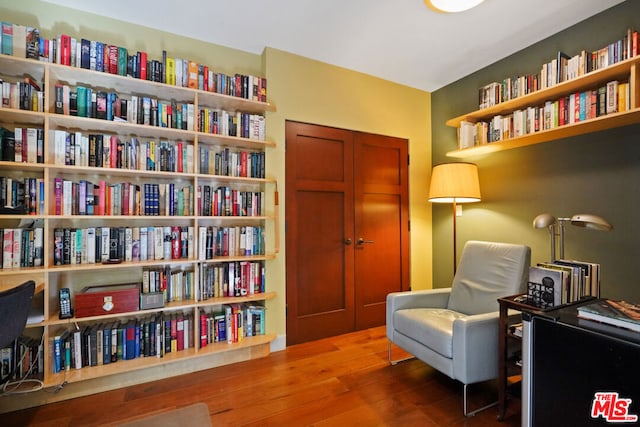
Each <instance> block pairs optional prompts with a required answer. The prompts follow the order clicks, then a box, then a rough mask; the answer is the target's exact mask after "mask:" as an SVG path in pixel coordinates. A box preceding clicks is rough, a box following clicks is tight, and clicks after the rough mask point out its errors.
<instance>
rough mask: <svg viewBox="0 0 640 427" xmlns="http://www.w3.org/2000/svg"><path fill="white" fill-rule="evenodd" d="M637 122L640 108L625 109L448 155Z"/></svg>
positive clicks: (475, 153)
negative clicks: (620, 111)
mask: <svg viewBox="0 0 640 427" xmlns="http://www.w3.org/2000/svg"><path fill="white" fill-rule="evenodd" d="M635 123H640V108H635V109H633V110H631V111H625V112H622V113H612V114H607V115H606V116H600V117H596V118H595V119H590V120H586V121H584V122H578V123H574V124H569V125H565V126H561V127H557V128H554V129H549V130H543V131H540V132H535V133H531V134H528V135H524V136H521V137H518V138H511V139H508V140H505V141H497V142H491V143H489V144H484V145H479V146H476V147H472V148H465V149H463V150H454V151H449V152H447V156H448V157H457V158H466V157H473V156H481V155H484V154H489V153H495V152H498V151H504V150H511V149H514V148H520V147H526V146H528V145H534V144H541V143H543V142H549V141H555V140H558V139H563V138H570V137H572V136H577V135H584V134H587V133H593V132H599V131H603V130H607V129H613V128H617V127H621V126H628V125H631V124H635Z"/></svg>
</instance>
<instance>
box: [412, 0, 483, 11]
mask: <svg viewBox="0 0 640 427" xmlns="http://www.w3.org/2000/svg"><path fill="white" fill-rule="evenodd" d="M483 1H484V0H424V2H425V4H426V5H427V6H429V8H431V9H433V10H435V11H436V12H444V13H454V12H464V11H465V10H469V9H471V8H472V7H476V6H477V5H479V4H480V3H482V2H483Z"/></svg>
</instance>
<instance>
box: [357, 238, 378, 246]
mask: <svg viewBox="0 0 640 427" xmlns="http://www.w3.org/2000/svg"><path fill="white" fill-rule="evenodd" d="M365 243H375V242H374V241H373V240H364V239H363V238H362V237H360V238H359V239H358V244H359V245H364V244H365Z"/></svg>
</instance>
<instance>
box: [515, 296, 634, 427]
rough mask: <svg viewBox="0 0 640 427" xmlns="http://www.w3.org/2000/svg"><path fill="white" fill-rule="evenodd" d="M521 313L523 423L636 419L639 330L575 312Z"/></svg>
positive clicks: (602, 422) (578, 423)
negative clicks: (610, 324)
mask: <svg viewBox="0 0 640 427" xmlns="http://www.w3.org/2000/svg"><path fill="white" fill-rule="evenodd" d="M576 308H577V307H576V306H570V307H565V308H562V309H558V310H554V311H549V312H545V313H523V318H524V328H523V329H524V330H523V336H524V341H523V346H524V349H523V351H524V358H523V363H524V366H523V382H524V387H525V390H523V393H524V395H523V425H525V426H526V425H532V426H544V427H548V426H563V427H564V426H589V425H607V424H610V423H611V422H614V423H615V424H625V423H627V422H629V423H633V421H634V420H635V422H636V423H637V422H638V421H639V420H640V334H638V333H636V332H632V331H628V330H626V329H622V328H617V327H615V326H609V325H605V324H601V323H598V322H593V321H589V320H585V319H580V318H578V317H577V312H576Z"/></svg>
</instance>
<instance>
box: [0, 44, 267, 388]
mask: <svg viewBox="0 0 640 427" xmlns="http://www.w3.org/2000/svg"><path fill="white" fill-rule="evenodd" d="M0 70H1V71H0V78H2V79H4V80H5V81H11V82H18V81H23V79H24V78H25V76H28V77H30V78H31V79H33V80H34V81H36V82H37V83H38V84H39V85H40V86H41V87H42V88H43V99H42V101H43V102H42V104H43V105H42V108H41V111H29V110H22V109H17V108H10V107H0V125H2V127H4V128H5V129H8V130H9V131H14V129H15V128H37V129H41V130H42V138H43V141H42V144H43V145H42V149H43V151H44V152H43V162H42V163H34V162H31V160H33V159H30V160H29V162H15V161H10V160H0V176H4V177H9V178H11V179H13V180H15V181H23V180H24V179H25V178H33V179H34V180H37V181H38V184H40V183H41V184H40V185H41V187H39V188H38V191H37V193H36V194H37V196H36V199H37V200H36V204H38V203H40V204H39V205H38V206H37V207H36V208H34V209H36V212H34V213H32V214H23V213H15V214H14V213H5V214H2V215H0V228H2V229H18V228H20V229H22V228H24V227H25V223H26V224H33V227H34V228H41V229H42V230H43V231H42V233H43V244H42V258H41V259H42V261H41V265H40V266H34V267H20V266H16V265H13V266H10V267H9V266H6V267H7V268H1V269H0V290H4V289H8V288H11V287H13V286H15V285H16V284H19V283H22V282H23V281H26V280H30V279H31V280H34V281H35V282H36V285H37V289H36V292H37V294H36V297H35V298H34V304H35V305H36V306H38V307H39V308H41V309H42V312H43V313H44V321H42V322H40V323H36V324H29V325H27V328H26V329H25V334H27V335H29V336H33V337H35V338H37V339H39V338H40V337H41V338H42V340H43V349H44V367H43V373H41V374H40V375H41V379H42V381H43V383H44V386H45V387H54V386H59V385H61V384H62V383H63V382H65V381H66V382H67V383H72V382H82V381H84V380H91V379H99V378H104V377H109V376H117V375H118V374H123V373H130V372H134V371H140V370H143V369H146V368H158V367H161V368H163V367H166V368H167V369H165V370H164V372H165V374H164V375H171V365H172V364H182V365H184V363H185V362H189V361H191V360H194V359H198V360H199V362H198V363H197V364H194V365H197V366H199V367H200V369H204V368H206V367H211V366H216V364H221V363H224V364H226V363H234V362H237V361H240V360H245V359H246V357H247V354H249V357H260V356H263V355H265V354H268V352H269V346H270V343H271V342H272V341H273V340H274V338H275V336H274V335H273V334H268V333H265V331H264V330H263V331H262V334H259V335H255V336H247V337H244V338H243V339H241V340H238V341H235V342H210V343H208V344H207V345H202V344H201V331H200V330H199V329H200V324H199V321H198V319H199V315H200V313H201V312H203V311H204V312H206V313H211V312H214V311H219V310H220V309H221V308H222V307H224V306H225V305H227V304H248V305H250V304H256V305H261V304H264V302H265V301H268V300H271V299H274V298H276V294H275V293H274V292H270V291H269V290H268V285H267V286H266V288H265V286H264V282H262V288H261V289H259V288H257V287H256V289H254V288H253V287H250V290H249V291H247V292H246V293H242V294H241V295H240V296H237V295H236V296H221V295H220V291H216V292H215V294H212V295H205V294H204V293H203V292H202V291H201V289H200V286H199V285H200V281H201V279H202V277H201V271H202V269H203V268H204V266H210V265H224V264H225V263H226V264H227V265H231V264H235V263H237V264H241V263H254V264H256V265H258V267H260V266H261V268H262V269H263V271H264V269H265V268H266V264H267V262H268V261H269V260H272V259H274V258H275V257H276V255H277V252H278V251H279V248H278V242H277V240H276V241H275V242H273V244H271V245H269V246H267V245H266V244H264V242H263V243H261V248H260V250H257V251H256V249H255V247H256V246H255V245H256V243H255V242H256V240H253V242H254V247H253V248H246V247H243V248H242V249H244V252H240V248H236V249H237V250H236V251H235V253H227V252H223V253H222V254H218V253H214V254H211V255H209V256H205V255H204V254H201V253H200V252H201V249H202V248H201V242H200V236H199V235H198V231H199V230H200V229H201V228H205V227H206V228H208V229H214V230H231V229H233V230H234V232H235V231H236V230H238V231H239V230H245V229H249V228H252V229H254V230H257V231H256V232H257V233H263V234H264V233H265V232H266V231H265V229H266V224H267V223H268V222H270V221H273V220H274V219H275V218H276V216H277V209H278V206H277V203H274V202H273V196H274V192H275V180H273V179H270V178H266V177H264V173H262V174H261V175H260V176H258V177H256V176H249V175H242V174H231V173H227V174H225V173H219V172H217V171H213V173H212V170H213V169H212V168H210V169H209V170H206V171H205V170H201V166H202V165H201V163H200V153H201V150H206V151H207V152H209V153H217V152H225V151H226V153H232V154H233V155H236V154H237V156H240V155H241V154H242V153H245V155H246V153H248V155H249V156H255V157H260V156H262V164H261V167H262V168H263V170H264V154H265V151H266V149H268V148H269V147H275V145H276V144H275V142H273V141H270V140H268V139H266V138H264V139H262V138H255V137H254V136H251V137H240V136H228V135H224V134H218V133H213V132H210V131H209V132H205V131H203V130H201V128H200V126H199V124H198V120H197V117H198V114H199V109H201V108H203V109H204V108H206V109H210V110H215V111H223V110H224V111H226V112H230V113H231V114H237V113H246V114H254V115H259V116H262V117H264V114H265V113H266V112H272V111H275V108H274V106H273V105H271V104H269V103H268V102H266V101H256V100H253V99H246V98H241V97H236V96H231V95H225V94H221V93H214V92H208V91H205V90H199V89H193V88H189V87H182V86H175V85H169V84H164V83H158V82H153V81H148V80H141V79H137V78H132V77H126V76H121V75H115V74H110V73H107V72H100V71H93V70H88V69H82V68H77V67H72V66H66V65H60V64H56V63H49V62H42V61H37V60H33V59H25V58H19V57H14V56H9V55H0ZM56 85H63V86H64V85H66V86H68V87H70V88H71V90H74V88H77V87H79V86H82V87H86V88H92V89H93V90H95V91H97V90H100V91H108V92H112V93H116V94H117V96H118V97H120V98H122V99H128V100H131V99H132V98H133V97H136V96H140V97H151V98H156V99H158V100H161V101H166V102H167V103H173V104H175V103H184V104H185V105H187V104H189V105H191V106H192V107H193V114H194V117H193V119H194V120H193V122H192V125H190V126H187V128H186V129H185V128H184V127H183V128H172V127H160V126H151V125H148V124H138V123H132V122H128V121H116V120H104V119H97V118H91V117H81V116H75V115H70V114H60V113H59V112H56V101H57V99H56V93H55V92H56ZM185 122H186V121H185ZM56 131H64V132H66V133H67V135H74V141H81V140H82V138H87V139H88V138H89V137H90V136H91V135H96V134H101V135H103V136H109V137H112V136H113V137H115V138H117V139H118V140H119V142H130V141H133V140H136V141H137V142H139V143H140V144H151V142H153V144H156V143H157V145H154V147H157V148H158V149H159V148H160V146H161V145H160V144H161V142H166V146H163V148H165V149H167V150H168V151H167V152H169V151H171V150H172V149H174V151H175V147H179V148H177V150H178V151H179V152H180V155H184V156H188V157H189V158H185V157H183V158H182V163H181V164H179V161H178V160H176V158H175V156H173V157H171V155H169V154H167V156H169V158H170V159H172V160H168V162H173V163H172V164H173V165H174V166H173V167H174V168H175V169H174V170H158V169H159V168H153V170H147V169H148V168H144V165H141V164H142V159H140V158H138V161H139V163H140V165H141V166H140V165H139V167H125V166H123V165H122V164H121V163H118V164H117V165H113V164H109V165H103V166H96V165H95V161H94V163H93V164H86V162H85V163H82V162H80V159H78V158H75V157H74V162H73V163H75V164H67V163H68V162H67V159H68V158H69V155H70V154H69V153H66V156H67V159H64V156H62V158H63V161H61V160H60V156H59V153H58V155H57V154H56V150H59V148H60V146H59V145H56V141H55V139H54V135H55V132H56ZM238 134H239V133H238ZM68 138H69V137H67V139H68ZM178 144H180V145H178ZM72 146H73V145H72ZM122 146H123V147H129V145H126V144H124V143H123V144H122ZM132 146H133V147H134V148H132V151H131V153H134V152H135V154H136V155H138V154H140V153H143V150H142V149H141V148H140V147H141V145H132ZM113 147H117V148H118V150H120V145H119V144H118V143H116V145H114V146H113ZM167 147H169V148H167ZM171 147H173V148H171ZM125 149H126V148H123V150H125ZM147 149H148V146H147ZM83 150H84V147H79V148H77V150H76V151H75V152H74V153H79V154H80V155H81V156H82V157H81V158H84V159H85V161H86V156H89V158H90V156H91V155H90V154H89V153H87V152H84V151H83ZM74 156H75V154H74ZM118 156H122V159H125V155H124V154H118ZM115 158H116V157H110V156H106V155H105V156H104V160H105V161H108V160H109V159H115ZM126 158H127V161H129V160H131V159H130V158H129V157H126ZM118 159H120V158H118ZM89 161H90V160H89ZM118 161H120V160H118ZM122 161H123V162H124V160H122ZM158 161H159V160H158ZM114 166H115V167H114ZM254 168H255V167H254ZM57 179H61V180H65V181H71V183H72V184H78V183H80V182H82V181H89V182H90V183H91V184H93V185H94V189H95V194H96V195H98V194H100V193H99V191H100V190H99V188H100V185H102V184H99V183H102V182H104V186H105V188H106V191H116V190H113V189H112V190H109V188H110V187H111V188H116V187H117V186H118V185H120V184H122V183H124V182H126V183H128V184H130V185H131V186H134V187H138V188H139V190H138V193H136V192H135V191H132V192H131V193H128V194H131V195H132V197H133V195H135V194H137V196H136V197H138V198H137V199H135V200H132V201H131V203H130V205H129V206H141V205H143V204H144V205H149V206H150V205H151V202H148V201H147V200H145V199H144V197H145V196H146V195H148V194H151V193H148V194H147V193H146V192H145V191H146V190H142V189H144V188H146V187H145V185H146V184H149V185H156V184H157V185H158V186H160V187H161V188H164V189H166V191H167V193H166V198H165V199H160V201H159V202H158V201H156V202H154V203H158V204H159V205H160V209H162V208H164V212H161V213H160V214H159V215H147V214H145V212H142V209H140V210H139V211H138V210H136V211H131V212H128V214H126V215H125V214H122V213H123V212H125V211H124V210H122V209H123V207H122V206H120V207H119V208H120V210H119V211H116V210H115V209H116V208H115V206H116V205H115V203H116V202H113V203H114V204H113V206H111V205H107V206H106V208H105V209H107V211H105V212H104V213H102V212H99V211H98V210H97V209H98V206H92V207H93V208H95V209H96V211H95V212H94V214H93V215H91V214H80V213H79V212H78V209H80V208H79V207H78V206H80V205H81V204H85V203H86V205H84V209H87V206H88V205H89V202H87V200H88V199H86V197H84V195H83V197H82V198H81V197H80V194H82V193H78V192H76V190H75V189H74V190H73V191H72V193H67V194H64V193H57V191H58V190H57V188H56V182H57ZM172 185H174V186H175V188H176V191H177V190H178V189H181V190H183V189H185V188H188V189H189V190H188V192H185V193H184V200H182V202H181V203H182V205H180V204H179V203H178V202H177V201H175V200H170V199H169V195H168V192H169V191H170V190H169V189H170V188H173V187H170V186H172ZM203 186H209V187H211V188H219V187H226V188H229V189H230V191H231V192H232V194H234V195H235V194H236V193H235V192H238V194H240V192H243V193H246V194H247V196H246V197H247V198H251V199H252V200H253V201H254V203H256V200H257V201H259V203H260V206H261V210H260V211H259V212H258V211H256V212H253V213H245V212H244V211H242V213H237V212H236V211H234V210H231V208H230V210H229V212H227V214H224V215H218V214H211V215H205V214H204V213H203V212H204V211H203V210H202V203H203V200H201V198H200V197H199V194H198V189H199V188H202V187H203ZM123 188H125V187H123ZM126 188H130V187H126ZM69 194H71V195H69ZM115 194H116V193H113V194H111V196H109V197H113V199H112V200H116V196H115ZM176 194H177V193H176ZM65 197H70V198H71V202H72V203H73V204H74V207H73V210H72V212H71V213H69V212H61V211H59V208H58V207H56V203H64V200H65ZM80 199H81V200H83V201H78V200H80ZM103 200H106V196H105V198H104V199H103ZM118 200H121V201H122V202H123V203H124V198H121V199H118ZM162 200H166V202H165V203H164V206H163V203H162ZM243 200H244V199H243ZM169 205H171V206H174V207H175V206H176V205H178V206H181V208H182V211H179V210H178V212H175V211H171V210H170V208H169ZM234 206H235V205H234ZM254 207H255V205H254ZM109 210H111V211H109ZM83 213H87V212H86V211H83ZM145 227H154V228H162V229H163V230H166V229H167V228H171V227H180V231H183V232H189V233H192V235H191V236H190V237H189V239H188V241H187V242H188V252H187V250H186V249H185V252H184V253H182V254H181V255H183V256H179V257H173V254H172V256H170V257H166V256H164V257H161V258H160V259H157V257H156V256H155V255H156V254H157V251H156V254H154V256H153V257H148V259H144V257H143V256H142V255H139V256H137V257H136V256H131V255H126V256H125V259H124V260H121V262H118V263H113V264H112V263H102V262H101V260H98V259H96V260H95V262H91V260H88V259H86V258H85V256H86V248H85V249H84V250H82V249H81V248H77V249H78V250H77V253H78V254H79V255H78V258H76V259H75V263H72V262H69V263H66V262H65V263H62V264H61V265H56V260H57V259H58V254H57V253H56V248H55V245H56V243H57V242H56V232H57V230H61V229H69V230H76V231H75V232H76V233H79V232H78V231H77V230H85V231H86V230H87V229H102V228H109V229H114V228H118V229H125V230H126V229H131V230H135V229H142V228H145ZM85 231H83V232H82V233H84V232H85ZM82 233H81V236H82V237H81V239H80V240H82V243H81V244H86V240H85V237H86V235H85V234H82ZM127 233H128V231H127ZM3 238H4V236H3ZM80 240H79V241H80ZM149 243H151V241H149ZM182 244H184V241H182ZM123 253H124V252H123ZM185 254H186V255H187V256H184V255H185ZM120 255H122V254H120ZM163 255H166V252H165V253H164V254H163ZM71 256H73V254H71ZM3 267H4V266H3ZM149 269H166V270H167V271H174V270H180V271H186V272H187V273H188V274H191V277H192V282H191V287H190V288H189V289H190V294H187V295H182V297H181V299H180V300H177V301H171V302H167V303H165V306H164V307H162V308H156V309H149V310H137V311H129V312H124V313H117V314H105V315H99V316H91V317H82V318H76V317H73V318H70V319H59V318H58V290H59V289H60V288H62V287H68V288H70V289H71V294H72V302H73V301H74V296H75V295H77V294H78V293H79V292H80V290H81V289H82V288H84V287H86V286H92V285H102V284H116V283H131V282H142V277H143V273H144V271H145V270H149ZM263 277H264V273H263ZM250 286H253V285H250ZM243 289H244V288H243ZM212 293H213V291H212ZM160 314H165V315H168V316H169V315H172V314H175V315H178V316H183V317H185V318H191V319H192V322H191V324H190V325H189V332H188V335H190V337H189V336H187V337H185V340H186V339H188V338H191V341H192V343H193V345H192V346H190V347H189V348H186V349H184V350H182V351H171V352H169V353H165V354H164V355H163V356H162V357H137V358H135V359H132V360H122V361H121V360H118V361H117V362H115V363H109V364H103V365H98V366H83V367H82V368H77V369H76V368H72V369H70V370H68V369H66V370H63V371H60V372H54V370H55V369H54V368H55V365H54V354H53V349H54V339H55V337H56V336H57V335H60V334H62V333H63V332H64V331H65V330H73V329H74V328H76V327H79V328H82V327H84V326H92V325H96V324H108V323H109V324H110V323H111V322H115V321H121V322H127V321H128V320H130V319H136V320H139V321H142V319H144V318H148V317H149V316H155V315H160ZM236 353H237V354H238V356H237V357H236V356H234V354H236ZM221 355H222V356H221ZM219 356H221V357H219ZM207 358H210V359H211V365H208V364H207V363H202V360H206V359H207ZM189 363H190V362H189ZM179 373H181V372H179ZM138 378H140V380H139V381H140V382H142V381H145V379H144V375H142V374H141V375H139V376H138ZM116 387H117V385H116ZM89 392H90V391H89Z"/></svg>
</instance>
